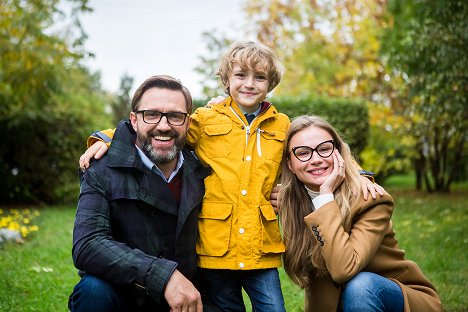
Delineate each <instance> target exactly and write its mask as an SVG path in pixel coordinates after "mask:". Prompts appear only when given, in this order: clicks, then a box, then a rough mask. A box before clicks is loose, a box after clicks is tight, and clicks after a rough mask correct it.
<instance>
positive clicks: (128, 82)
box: [112, 74, 133, 124]
mask: <svg viewBox="0 0 468 312" xmlns="http://www.w3.org/2000/svg"><path fill="white" fill-rule="evenodd" d="M132 87H133V77H130V76H129V75H128V74H124V75H123V76H122V77H121V78H120V89H119V93H118V94H117V96H116V97H115V99H114V100H113V101H112V114H113V119H114V123H115V124H117V123H118V122H119V121H120V120H122V119H124V118H128V108H129V107H130V102H131V98H130V91H131V90H132Z"/></svg>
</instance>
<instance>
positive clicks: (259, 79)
mask: <svg viewBox="0 0 468 312" xmlns="http://www.w3.org/2000/svg"><path fill="white" fill-rule="evenodd" d="M228 81H229V86H228V87H229V92H230V94H231V96H232V98H233V99H234V101H236V103H237V105H239V106H240V108H241V109H242V110H243V111H244V112H246V113H253V112H255V111H256V110H257V109H258V105H259V104H260V103H261V102H262V101H263V100H264V99H265V98H266V96H267V93H268V87H269V80H268V77H267V75H266V74H265V73H261V72H255V71H253V70H250V69H245V70H244V69H242V68H241V67H240V66H239V64H236V63H235V64H233V66H232V71H231V72H230V73H229V78H228Z"/></svg>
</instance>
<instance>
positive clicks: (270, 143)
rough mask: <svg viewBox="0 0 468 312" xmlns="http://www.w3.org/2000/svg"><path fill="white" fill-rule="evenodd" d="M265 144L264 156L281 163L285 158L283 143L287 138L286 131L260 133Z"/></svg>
mask: <svg viewBox="0 0 468 312" xmlns="http://www.w3.org/2000/svg"><path fill="white" fill-rule="evenodd" d="M260 133H261V136H262V137H261V138H262V142H261V143H260V144H262V143H263V145H262V154H263V156H264V157H265V158H266V159H269V160H273V161H275V162H278V163H280V162H281V159H282V158H283V141H284V139H285V137H286V132H284V131H270V130H262V131H260Z"/></svg>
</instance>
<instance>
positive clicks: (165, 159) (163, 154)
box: [137, 130, 187, 164]
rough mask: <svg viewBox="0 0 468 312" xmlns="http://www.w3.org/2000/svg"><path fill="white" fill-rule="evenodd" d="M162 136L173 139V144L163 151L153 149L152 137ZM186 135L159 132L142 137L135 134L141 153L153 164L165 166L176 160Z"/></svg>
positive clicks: (172, 131)
mask: <svg viewBox="0 0 468 312" xmlns="http://www.w3.org/2000/svg"><path fill="white" fill-rule="evenodd" d="M158 135H163V136H168V137H172V138H174V144H173V145H172V147H170V148H165V149H159V150H156V149H154V147H153V145H152V140H153V137H154V136H158ZM186 137H187V134H186V133H183V134H181V135H180V136H179V134H178V133H177V132H176V131H174V130H171V131H168V132H164V133H160V132H159V131H156V130H155V131H151V132H149V133H147V135H144V134H142V133H137V146H138V147H140V149H141V150H142V151H143V153H144V154H145V155H146V156H147V157H148V158H149V159H150V160H151V161H152V162H153V163H155V164H167V163H169V162H171V161H173V160H174V159H176V158H177V155H179V152H180V151H182V149H183V148H184V145H185V139H186Z"/></svg>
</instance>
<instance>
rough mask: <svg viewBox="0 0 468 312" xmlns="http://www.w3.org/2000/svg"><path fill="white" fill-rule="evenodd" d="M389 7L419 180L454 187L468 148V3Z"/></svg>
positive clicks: (391, 46) (391, 47)
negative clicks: (404, 86) (414, 146)
mask: <svg viewBox="0 0 468 312" xmlns="http://www.w3.org/2000/svg"><path fill="white" fill-rule="evenodd" d="M389 8H390V13H391V15H390V17H389V25H390V27H389V29H388V31H387V33H386V36H385V37H384V39H383V42H384V43H385V44H384V49H383V52H384V55H385V56H386V57H388V58H389V64H390V65H391V66H392V69H393V70H394V71H395V72H400V73H402V75H403V76H404V77H406V82H407V83H406V86H407V90H406V92H405V90H403V91H402V92H403V93H406V94H408V97H407V98H406V99H403V101H402V104H403V113H404V114H405V115H406V116H408V117H409V118H410V121H411V129H410V131H411V134H412V135H413V136H414V138H415V141H416V149H417V150H418V155H417V157H416V160H417V161H416V162H415V164H416V165H415V170H416V173H417V183H418V186H419V187H421V184H422V182H421V180H422V179H424V181H425V184H426V189H427V190H429V191H432V190H435V191H442V192H448V191H449V190H450V185H451V183H452V182H453V180H454V179H455V178H456V175H457V173H458V172H459V171H460V168H466V164H464V162H466V155H467V153H468V147H467V144H466V141H467V136H466V131H467V128H468V122H467V120H468V103H467V91H468V89H467V86H468V71H467V68H468V54H467V53H466V47H467V46H468V35H467V34H468V3H467V2H466V1H457V0H454V1H429V0H410V1H407V0H393V1H390V3H389Z"/></svg>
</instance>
